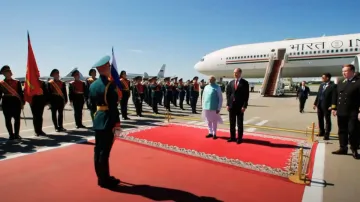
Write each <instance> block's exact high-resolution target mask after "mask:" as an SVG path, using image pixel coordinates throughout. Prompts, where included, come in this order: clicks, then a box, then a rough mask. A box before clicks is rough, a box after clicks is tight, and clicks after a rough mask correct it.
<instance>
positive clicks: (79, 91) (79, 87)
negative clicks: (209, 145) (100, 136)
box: [69, 70, 88, 128]
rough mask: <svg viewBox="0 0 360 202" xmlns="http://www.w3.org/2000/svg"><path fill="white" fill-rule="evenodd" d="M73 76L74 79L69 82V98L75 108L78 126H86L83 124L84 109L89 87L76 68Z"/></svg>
mask: <svg viewBox="0 0 360 202" xmlns="http://www.w3.org/2000/svg"><path fill="white" fill-rule="evenodd" d="M71 76H73V77H74V81H71V82H70V84H69V100H70V104H71V105H72V106H73V109H74V117H75V124H76V128H85V126H84V125H83V124H82V111H83V108H84V103H85V98H86V97H87V94H88V93H87V89H86V85H85V82H83V81H81V80H80V72H79V71H78V70H75V71H74V72H73V73H72V74H71Z"/></svg>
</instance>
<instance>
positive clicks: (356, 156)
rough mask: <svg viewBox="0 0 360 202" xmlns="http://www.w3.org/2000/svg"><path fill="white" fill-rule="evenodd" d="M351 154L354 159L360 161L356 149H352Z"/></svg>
mask: <svg viewBox="0 0 360 202" xmlns="http://www.w3.org/2000/svg"><path fill="white" fill-rule="evenodd" d="M351 152H352V156H353V158H354V159H360V157H359V153H358V152H357V150H356V149H351Z"/></svg>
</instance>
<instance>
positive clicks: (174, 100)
mask: <svg viewBox="0 0 360 202" xmlns="http://www.w3.org/2000/svg"><path fill="white" fill-rule="evenodd" d="M171 81H172V82H171V86H172V103H173V105H174V106H175V107H177V99H178V95H179V92H178V91H177V86H178V82H177V77H173V78H172V79H171Z"/></svg>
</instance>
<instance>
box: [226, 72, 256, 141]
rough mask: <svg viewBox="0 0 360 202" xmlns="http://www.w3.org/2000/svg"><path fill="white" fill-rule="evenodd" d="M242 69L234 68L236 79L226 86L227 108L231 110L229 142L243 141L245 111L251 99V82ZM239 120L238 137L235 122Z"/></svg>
mask: <svg viewBox="0 0 360 202" xmlns="http://www.w3.org/2000/svg"><path fill="white" fill-rule="evenodd" d="M241 73H242V70H241V69H240V68H236V69H235V70H234V77H235V79H234V80H232V81H230V83H229V84H228V85H227V88H226V99H227V104H226V108H227V110H228V111H229V121H230V139H229V140H228V142H235V141H236V142H237V144H241V143H242V142H243V139H242V138H243V132H244V124H243V121H244V112H245V110H246V108H247V106H248V101H249V94H250V93H249V83H248V82H247V81H246V80H245V79H243V78H241ZM236 120H237V127H238V138H237V139H236V132H235V122H236Z"/></svg>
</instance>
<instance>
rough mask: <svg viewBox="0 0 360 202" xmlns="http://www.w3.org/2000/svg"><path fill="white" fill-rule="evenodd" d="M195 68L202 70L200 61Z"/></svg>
mask: <svg viewBox="0 0 360 202" xmlns="http://www.w3.org/2000/svg"><path fill="white" fill-rule="evenodd" d="M194 69H195V70H196V71H200V70H201V64H200V63H199V62H198V63H196V64H195V66H194Z"/></svg>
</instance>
